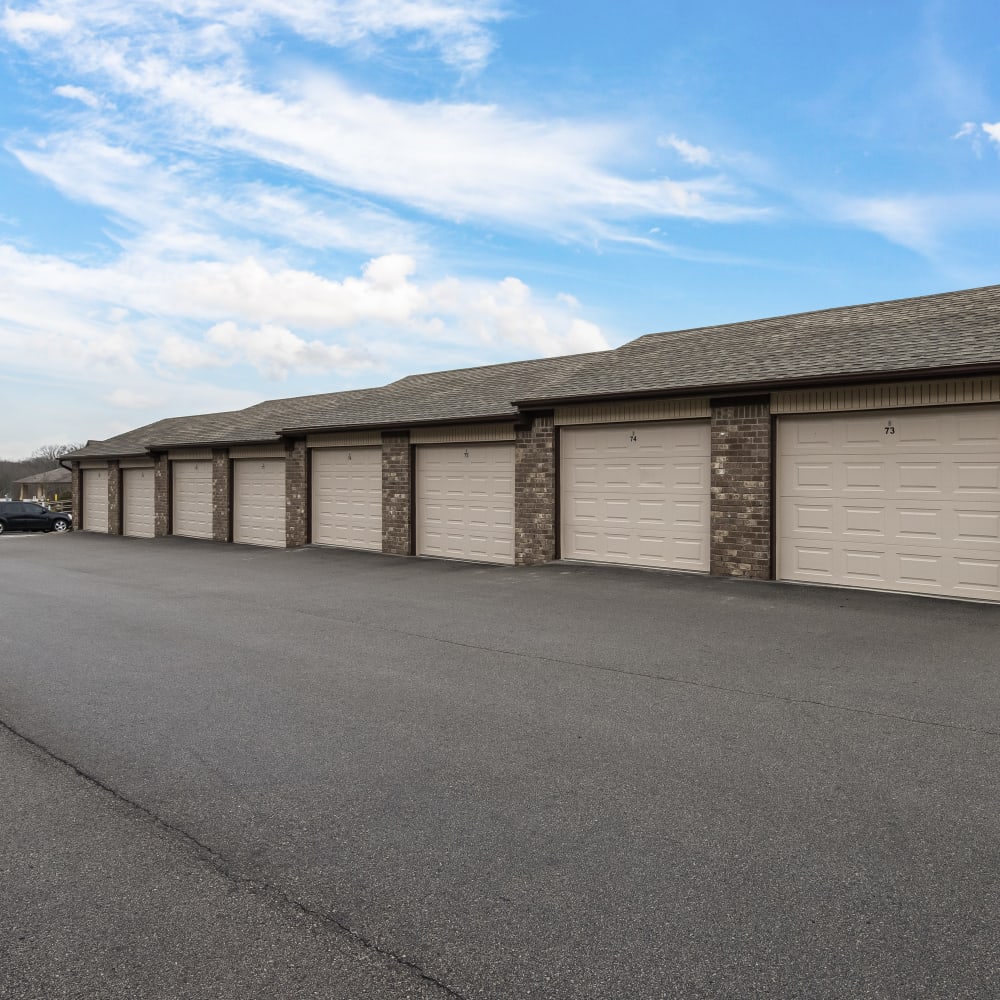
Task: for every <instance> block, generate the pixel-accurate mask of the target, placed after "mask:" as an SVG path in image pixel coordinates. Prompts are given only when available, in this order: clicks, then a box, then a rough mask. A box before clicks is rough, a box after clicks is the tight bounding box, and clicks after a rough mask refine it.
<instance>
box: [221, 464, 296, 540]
mask: <svg viewBox="0 0 1000 1000" xmlns="http://www.w3.org/2000/svg"><path fill="white" fill-rule="evenodd" d="M233 541H234V542H239V543H242V544H245V545H263V546H267V547H270V548H284V547H285V460H284V459H283V458H268V459H256V458H244V459H237V460H236V461H235V462H233Z"/></svg>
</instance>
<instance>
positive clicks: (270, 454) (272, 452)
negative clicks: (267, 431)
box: [229, 444, 287, 458]
mask: <svg viewBox="0 0 1000 1000" xmlns="http://www.w3.org/2000/svg"><path fill="white" fill-rule="evenodd" d="M286 454H287V452H286V451H285V446H284V445H283V444H241V445H234V446H233V447H232V448H230V449H229V457H230V458H285V456H286Z"/></svg>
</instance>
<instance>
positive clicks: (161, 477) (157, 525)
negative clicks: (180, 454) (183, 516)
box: [153, 455, 173, 538]
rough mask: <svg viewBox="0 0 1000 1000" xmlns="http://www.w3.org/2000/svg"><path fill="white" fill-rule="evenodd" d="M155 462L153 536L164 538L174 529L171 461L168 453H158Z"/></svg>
mask: <svg viewBox="0 0 1000 1000" xmlns="http://www.w3.org/2000/svg"><path fill="white" fill-rule="evenodd" d="M153 462H154V465H153V536H154V537H155V538H164V537H166V536H167V535H169V534H170V532H171V531H172V530H173V525H172V524H171V517H170V503H171V496H170V492H171V490H170V486H171V484H170V462H169V461H168V459H167V456H166V455H157V456H156V457H155V458H154V459H153Z"/></svg>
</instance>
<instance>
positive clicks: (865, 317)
mask: <svg viewBox="0 0 1000 1000" xmlns="http://www.w3.org/2000/svg"><path fill="white" fill-rule="evenodd" d="M991 365H992V366H1000V285H992V286H990V287H987V288H975V289H971V290H968V291H960V292H948V293H945V294H943V295H932V296H924V297H922V298H913V299H897V300H895V301H892V302H878V303H873V304H871V305H860V306H847V307H841V308H838V309H825V310H822V311H820V312H809V313H797V314H795V315H791V316H778V317H774V318H771V319H758V320H750V321H749V322H743V323H730V324H726V325H724V326H708V327H700V328H698V329H693V330H678V331H675V332H673V333H652V334H647V335H646V336H644V337H640V338H639V339H638V340H633V341H631V342H630V343H627V344H625V345H623V346H622V347H619V348H618V349H617V350H615V351H612V352H610V354H606V355H604V356H602V357H599V358H593V359H592V360H591V361H589V362H585V363H584V364H582V365H579V366H577V367H576V369H575V370H574V371H573V372H572V373H571V374H570V375H568V376H567V377H563V378H555V379H552V380H551V381H550V382H549V383H548V384H547V385H546V386H545V387H544V388H543V390H542V391H540V392H538V393H535V394H533V395H528V394H525V395H523V396H520V397H518V398H517V400H516V401H517V402H541V401H543V400H547V401H554V400H557V399H571V398H580V397H587V396H595V397H601V396H619V395H632V394H640V393H652V392H679V391H691V392H697V391H701V390H712V389H719V388H739V387H741V386H760V387H762V388H763V387H769V386H777V385H780V384H782V383H788V382H799V383H803V382H807V381H809V380H810V379H812V380H827V379H831V378H837V377H847V376H857V375H860V376H870V375H883V376H885V375H890V374H895V373H900V374H904V375H905V374H907V373H910V374H912V373H916V372H923V371H937V370H942V371H943V370H946V369H975V368H977V367H980V366H983V367H987V366H991Z"/></svg>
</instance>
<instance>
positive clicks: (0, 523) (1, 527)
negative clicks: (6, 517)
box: [0, 521, 7, 535]
mask: <svg viewBox="0 0 1000 1000" xmlns="http://www.w3.org/2000/svg"><path fill="white" fill-rule="evenodd" d="M6 530H7V525H6V524H4V523H3V521H0V535H2V534H3V533H4V532H5V531H6Z"/></svg>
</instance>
